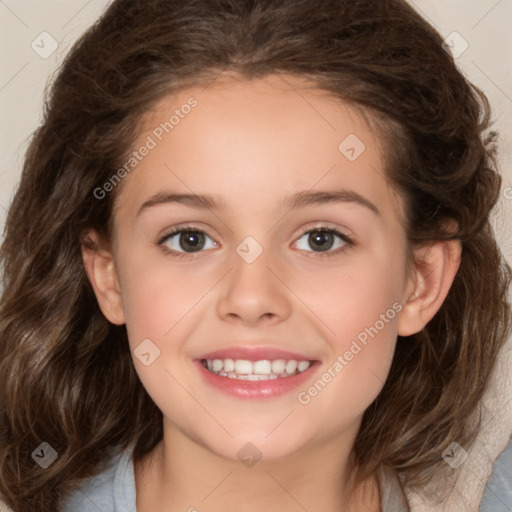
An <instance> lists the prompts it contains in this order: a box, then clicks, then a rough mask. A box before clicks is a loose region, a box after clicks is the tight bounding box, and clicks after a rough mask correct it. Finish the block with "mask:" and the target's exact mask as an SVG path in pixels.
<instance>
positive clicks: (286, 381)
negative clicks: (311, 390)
mask: <svg viewBox="0 0 512 512" xmlns="http://www.w3.org/2000/svg"><path fill="white" fill-rule="evenodd" d="M194 363H195V364H196V366H197V367H198V369H199V372H200V373H201V376H202V378H203V379H204V380H205V382H206V383H207V384H208V385H209V386H212V387H214V388H216V389H218V390H219V391H222V392H223V393H226V394H228V395H231V396H235V397H238V398H273V397H276V396H280V395H284V394H285V393H290V392H291V391H293V390H295V389H297V388H298V387H299V386H301V384H304V383H305V381H307V380H308V379H309V378H310V377H311V375H312V374H313V373H314V372H315V371H316V369H317V366H319V361H314V362H312V363H311V365H310V367H309V368H308V369H307V370H304V371H303V372H301V373H298V374H297V375H292V376H291V377H283V378H277V379H272V380H257V381H252V380H240V379H230V378H229V377H221V376H220V375H216V374H215V373H212V372H210V371H208V370H207V369H206V368H205V367H204V366H203V363H202V362H201V361H194Z"/></svg>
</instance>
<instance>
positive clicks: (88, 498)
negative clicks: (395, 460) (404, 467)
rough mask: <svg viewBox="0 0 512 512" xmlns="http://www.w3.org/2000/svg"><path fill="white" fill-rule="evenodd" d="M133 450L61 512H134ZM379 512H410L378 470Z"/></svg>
mask: <svg viewBox="0 0 512 512" xmlns="http://www.w3.org/2000/svg"><path fill="white" fill-rule="evenodd" d="M132 452H133V446H132V448H130V449H127V450H125V451H124V452H121V453H120V454H118V455H116V456H114V457H112V459H111V460H110V461H109V464H108V466H107V467H106V468H105V469H104V470H103V471H102V472H101V473H99V474H98V475H95V476H93V477H91V478H88V479H86V480H84V481H83V482H82V483H81V484H80V485H79V486H78V487H77V488H76V489H75V490H73V491H72V492H71V493H69V494H68V496H67V497H66V498H65V500H63V502H62V505H61V511H62V512H137V508H136V499H135V498H136V493H135V476H134V470H133V458H132ZM379 485H380V491H381V509H382V512H410V509H409V506H408V504H407V500H406V498H405V495H404V493H403V491H402V486H401V484H400V481H399V479H398V477H397V476H396V475H395V474H394V473H393V472H391V471H389V470H385V469H381V471H380V474H379Z"/></svg>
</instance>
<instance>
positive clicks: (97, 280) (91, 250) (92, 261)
mask: <svg viewBox="0 0 512 512" xmlns="http://www.w3.org/2000/svg"><path fill="white" fill-rule="evenodd" d="M81 243H82V258H83V261H84V266H85V271H86V273H87V277H88V278H89V281H90V283H91V285H92V287H93V289H94V293H95V294H96V299H97V301H98V305H99V307H100V309H101V311H102V312H103V314H104V315H105V318H106V319H107V320H109V321H110V322H112V323H113V324H116V325H122V324H124V323H125V317H124V311H123V303H122V295H121V287H120V285H119V280H118V277H117V272H116V268H115V263H114V257H113V252H112V249H111V248H110V246H109V247H107V246H106V244H103V243H102V241H101V237H100V236H99V235H98V233H97V232H96V231H95V230H89V231H87V232H84V233H83V234H82V236H81Z"/></svg>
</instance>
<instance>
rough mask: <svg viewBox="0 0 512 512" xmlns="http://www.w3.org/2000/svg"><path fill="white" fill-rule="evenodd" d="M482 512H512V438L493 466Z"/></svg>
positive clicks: (485, 491) (481, 508) (481, 506)
mask: <svg viewBox="0 0 512 512" xmlns="http://www.w3.org/2000/svg"><path fill="white" fill-rule="evenodd" d="M480 512H512V437H511V438H510V441H509V443H508V446H507V447H506V448H505V450H504V451H503V452H501V455H500V456H499V457H498V458H497V459H496V461H495V462H494V465H493V469H492V474H491V478H490V479H489V481H488V482H487V485H486V486H485V490H484V495H483V497H482V501H481V502H480Z"/></svg>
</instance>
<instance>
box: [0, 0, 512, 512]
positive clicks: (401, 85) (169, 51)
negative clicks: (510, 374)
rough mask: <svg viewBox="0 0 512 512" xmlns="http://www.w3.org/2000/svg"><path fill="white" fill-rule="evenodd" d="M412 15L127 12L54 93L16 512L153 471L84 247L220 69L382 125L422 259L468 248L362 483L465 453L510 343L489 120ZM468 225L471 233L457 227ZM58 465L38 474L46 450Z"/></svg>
mask: <svg viewBox="0 0 512 512" xmlns="http://www.w3.org/2000/svg"><path fill="white" fill-rule="evenodd" d="M441 44H442V38H441V37H440V35H439V34H438V33H437V32H436V31H435V30H434V29H433V28H432V27H431V26H430V25H429V24H428V23H427V22H426V21H425V20H423V19H422V18H421V17H420V16H419V15H418V14H417V13H416V12H415V11H414V10H413V9H412V8H411V7H410V6H409V5H408V4H407V3H405V2H404V1H401V0H379V1H374V0H317V1H315V2H312V1H311V0H281V1H279V2H276V1H272V0H188V1H186V2H183V1H182V0H116V1H114V2H113V3H112V4H111V5H110V6H109V8H108V9H107V10H106V11H105V13H104V14H103V16H102V17H101V18H100V19H99V20H98V21H97V22H96V23H95V24H94V25H93V26H92V27H91V28H90V29H89V30H87V31H86V33H85V34H84V35H83V36H82V37H81V38H80V39H79V40H78V41H77V42H76V43H75V45H74V46H73V48H72V49H71V51H70V52H69V54H68V56H67V58H66V60H65V62H64V63H63V65H62V67H61V69H60V70H59V72H58V74H57V76H56V77H55V79H54V80H53V83H52V85H51V89H50V90H49V92H48V94H47V97H46V103H45V113H44V120H43V123H42V125H41V126H40V127H39V128H38V129H37V130H36V132H35V133H34V135H33V138H32V140H31V144H30V146H29V148H28V151H27V153H26V157H25V161H24V166H23V172H22V176H21V181H20V183H19V186H18V188H17V190H16V193H15V196H14V199H13V201H12V205H11V207H10V209H9V213H8V217H7V223H6V226H5V232H4V241H3V245H2V247H1V253H0V254H1V261H2V266H3V288H4V292H3V296H2V299H1V303H0V375H1V376H2V388H1V394H0V429H1V430H0V433H1V436H0V443H1V444H0V492H1V494H2V495H3V497H4V500H5V501H6V503H7V504H8V505H9V506H11V507H12V508H13V510H14V511H15V512H29V511H30V512H32V511H34V510H37V511H39V512H55V511H57V510H58V509H59V503H60V500H61V498H62V496H63V495H64V493H66V492H67V491H69V490H70V489H71V488H73V486H75V485H76V484H77V482H78V481H80V480H81V479H83V478H86V477H89V476H92V475H94V474H96V473H98V472H99V470H100V468H101V465H102V464H103V463H104V462H105V461H107V460H108V458H109V456H110V454H111V453H113V452H112V450H114V449H125V448H127V447H128V446H129V445H131V444H132V443H135V451H134V457H135V459H140V458H141V457H142V456H143V455H144V454H147V453H148V452H149V451H151V450H152V449H153V448H154V447H155V445H156V444H157V443H158V442H159V441H160V439H161V438H162V413H161V412H160V411H159V409H158V408H157V407H156V405H155V404H154V403H153V401H152V400H151V398H150V397H149V396H148V394H147V393H146V391H145V389H144V388H143V386H142V385H141V383H140V381H139V378H138V376H137V374H136V372H135V369H134V366H133V363H132V359H131V354H130V350H129V345H128V339H127V333H126V328H125V326H117V325H113V324H111V323H109V322H108V321H107V320H106V319H105V317H104V316H103V314H102V313H101V311H100V309H99V306H98V303H97V301H96V298H95V295H94V293H93V290H92V287H91V285H90V283H89V281H88V279H87V276H86V273H85V270H84V264H83V260H82V255H81V245H82V243H83V240H82V234H83V233H84V231H85V230H86V229H88V228H94V229H96V230H98V231H99V232H101V233H103V234H104V235H105V237H107V238H108V237H109V236H110V235H111V221H112V215H111V213H112V206H113V201H114V199H115V197H116V190H114V191H113V192H112V193H109V194H107V196H106V197H105V198H104V199H103V200H98V199H97V198H96V197H95V196H94V189H95V188H96V187H100V186H101V185H102V184H103V183H105V181H106V180H107V179H109V177H110V176H112V174H113V173H114V172H115V170H116V169H118V168H119V166H120V165H122V162H123V161H125V157H126V155H128V154H129V153H130V152H131V151H132V150H133V147H132V145H133V144H134V142H135V139H136V137H137V135H138V127H139V126H140V122H141V120H142V118H143V115H144V113H145V112H147V111H148V110H149V109H151V107H152V106H153V105H154V104H155V103H156V102H157V101H158V100H159V99H161V98H162V97H163V96H165V95H168V94H171V93H173V92H175V91H178V90H180V89H184V88H186V87H188V86H191V85H198V84H207V83H208V82H209V81H211V80H213V79H214V77H215V76H218V74H219V73H222V72H233V73H235V74H237V75H238V76H240V77H241V78H243V79H246V80H251V79H253V78H261V77H264V76H266V75H270V74H275V73H283V74H289V75H295V76H300V77H303V78H307V79H310V81H311V84H312V85H313V86H314V87H317V88H319V89H323V90H326V91H329V92H331V93H332V94H333V95H334V96H335V97H337V98H339V99H340V100H342V101H344V102H347V103H348V104H350V105H352V106H355V107H357V108H359V109H361V110H362V111H364V112H366V113H367V114H368V115H369V116H370V117H371V118H372V119H374V120H378V126H379V131H380V135H381V140H383V141H387V144H385V147H386V161H387V173H388V176H389V178H390V179H391V180H392V182H393V183H394V184H395V186H396V187H397V189H399V190H400V191H401V193H402V195H403V197H404V198H405V201H406V204H407V226H406V230H407V235H408V238H409V241H410V247H417V246H419V245H421V244H425V243H428V242H429V241H432V240H448V239H460V240H461V242H462V247H463V252H462V261H461V266H460V269H459V271H458V273H457V275H456V277H455V280H454V283H453V286H452V287H451V290H450V292H449V295H448V297H447V298H446V300H445V302H444V304H443V306H442V307H441V309H440V310H439V312H438V313H437V314H436V315H435V317H434V318H433V319H432V321H430V322H429V323H428V325H427V326H426V327H425V328H424V329H423V330H422V331H421V332H419V333H418V334H415V335H413V336H410V337H408V338H407V339H401V338H400V337H399V339H398V342H397V348H396V352H395V357H394V360H393V363H392V367H391V371H390V374H389V377H388V379H387V381H386V383H385V385H384V388H383V389H382V392H381V393H380V394H379V396H378V397H377V398H376V400H375V401H374V402H373V403H372V404H371V406H370V407H369V408H368V409H367V410H366V412H365V414H364V417H363V421H362V425H361V428H360V432H359V434H358V436H357V439H356V442H355V446H354V448H353V451H352V455H351V462H352V465H353V467H354V468H355V470H356V473H357V475H358V479H360V480H361V481H362V479H363V478H364V477H365V476H369V475H372V474H374V473H375V471H376V470H377V469H378V468H379V467H388V468H391V469H393V470H394V471H396V472H397V474H398V475H400V477H401V479H402V481H403V483H404V485H405V486H406V487H409V488H411V489H414V488H420V487H422V486H424V485H426V484H427V483H428V482H429V480H430V476H431V475H432V474H434V473H437V474H439V473H440V472H441V471H443V470H444V469H443V468H447V464H445V462H444V461H443V459H442V458H441V454H442V452H443V450H444V449H445V448H446V447H447V446H448V445H449V444H450V443H451V442H452V441H454V440H456V441H457V442H458V443H459V444H460V445H461V446H463V447H464V448H465V449H469V447H470V446H471V445H472V443H473V442H474V440H475V436H476V435H477V433H478V431H479V428H480V426H481V423H480V422H481V414H480V408H481V398H482V395H483V393H484V391H485V390H486V388H487V386H488V382H489V378H490V375H491V373H492V370H493V368H494V366H495V361H496V358H497V354H498V352H499V350H500V348H501V347H502V345H503V344H504V342H505V340H506V337H507V335H508V333H509V330H510V320H511V312H510V306H509V305H508V304H507V301H506V295H507V289H508V287H509V285H510V279H511V273H510V267H509V266H508V265H506V263H505V262H504V261H503V259H502V257H501V253H500V250H499V248H498V246H497V243H496V241H495V237H494V234H493V231H492V229H491V226H490V221H489V214H490V212H491V210H492V209H493V207H494V206H495V204H496V203H497V200H498V198H499V193H500V186H501V179H500V176H499V174H498V173H497V171H496V155H495V151H494V149H493V148H494V144H491V143H489V141H488V140H487V134H488V131H489V127H490V121H489V118H490V114H489V105H488V102H487V99H486V98H485V96H484V94H483V93H482V92H481V91H479V90H478V89H477V88H476V87H475V86H473V85H471V84H470V83H468V81H467V80H466V79H465V78H464V76H463V75H462V74H461V73H460V72H459V71H458V69H457V67H456V66H455V64H454V61H453V58H452V57H451V56H450V55H449V54H448V53H446V52H445V51H444V50H443V48H442V46H441ZM447 219H454V220H455V221H456V223H457V231H456V232H455V233H453V232H447V231H446V229H445V227H446V222H445V221H446V220H447ZM41 442H47V443H49V444H50V445H51V446H52V447H53V448H54V449H55V450H56V451H57V452H58V458H57V459H56V460H55V462H53V464H51V465H50V466H49V467H48V468H47V469H42V468H41V467H40V466H39V465H38V464H36V463H35V462H34V460H33V459H32V456H31V454H32V452H33V451H34V450H35V448H36V447H37V446H38V445H39V444H40V443H41Z"/></svg>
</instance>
